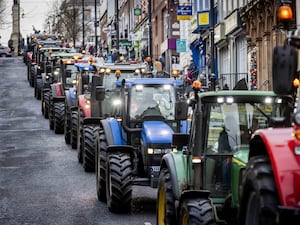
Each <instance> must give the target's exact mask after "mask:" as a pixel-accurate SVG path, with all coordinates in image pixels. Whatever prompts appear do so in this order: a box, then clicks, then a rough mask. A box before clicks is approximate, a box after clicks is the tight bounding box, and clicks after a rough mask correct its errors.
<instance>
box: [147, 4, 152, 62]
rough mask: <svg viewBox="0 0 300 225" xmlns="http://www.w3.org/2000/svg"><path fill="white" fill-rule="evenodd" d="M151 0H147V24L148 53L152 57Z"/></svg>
mask: <svg viewBox="0 0 300 225" xmlns="http://www.w3.org/2000/svg"><path fill="white" fill-rule="evenodd" d="M151 10H152V0H148V26H149V45H148V55H149V56H150V57H151V59H152V11H151Z"/></svg>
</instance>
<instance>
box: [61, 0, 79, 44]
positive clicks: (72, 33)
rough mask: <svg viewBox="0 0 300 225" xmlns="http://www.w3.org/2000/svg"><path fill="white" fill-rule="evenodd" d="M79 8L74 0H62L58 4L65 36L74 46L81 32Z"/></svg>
mask: <svg viewBox="0 0 300 225" xmlns="http://www.w3.org/2000/svg"><path fill="white" fill-rule="evenodd" d="M81 13H82V12H81V9H80V7H79V6H78V4H77V3H76V1H74V0H64V1H62V4H61V6H60V20H61V21H60V22H61V24H62V28H63V30H64V31H65V34H64V35H65V38H66V39H67V40H68V41H72V42H73V45H74V46H75V43H76V41H77V40H78V38H79V35H80V32H81V29H82V28H81V19H80V18H81V15H82V14H81Z"/></svg>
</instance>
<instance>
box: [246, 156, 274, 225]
mask: <svg viewBox="0 0 300 225" xmlns="http://www.w3.org/2000/svg"><path fill="white" fill-rule="evenodd" d="M240 189H241V203H240V206H241V210H240V213H241V214H240V224H241V225H252V224H259V225H271V224H272V225H276V224H277V222H276V218H277V215H278V205H279V198H278V194H277V189H276V185H275V181H274V176H273V170H272V167H271V165H270V161H269V159H268V157H267V156H255V157H253V158H251V159H250V160H249V162H248V164H247V167H246V169H245V172H244V176H243V181H242V186H241V187H240Z"/></svg>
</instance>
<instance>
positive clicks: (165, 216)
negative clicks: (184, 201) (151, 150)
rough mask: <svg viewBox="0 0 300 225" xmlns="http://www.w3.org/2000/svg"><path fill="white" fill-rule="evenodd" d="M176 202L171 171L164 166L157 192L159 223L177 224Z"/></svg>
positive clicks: (158, 224) (160, 224)
mask: <svg viewBox="0 0 300 225" xmlns="http://www.w3.org/2000/svg"><path fill="white" fill-rule="evenodd" d="M174 202H175V198H174V196H173V191H172V184H171V176H170V172H169V170H168V169H167V168H162V169H161V171H160V174H159V181H158V192H157V207H156V209H157V212H156V215H157V216H156V219H157V225H171V224H175V220H176V218H175V206H174Z"/></svg>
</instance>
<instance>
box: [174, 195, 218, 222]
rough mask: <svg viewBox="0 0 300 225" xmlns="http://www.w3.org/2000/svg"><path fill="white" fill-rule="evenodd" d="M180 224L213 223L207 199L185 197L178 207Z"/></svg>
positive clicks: (210, 206) (210, 207)
mask: <svg viewBox="0 0 300 225" xmlns="http://www.w3.org/2000/svg"><path fill="white" fill-rule="evenodd" d="M179 224H182V225H214V224H215V219H214V214H213V208H212V205H211V202H210V200H209V199H201V198H199V199H185V200H183V202H182V205H181V207H180V220H179Z"/></svg>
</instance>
